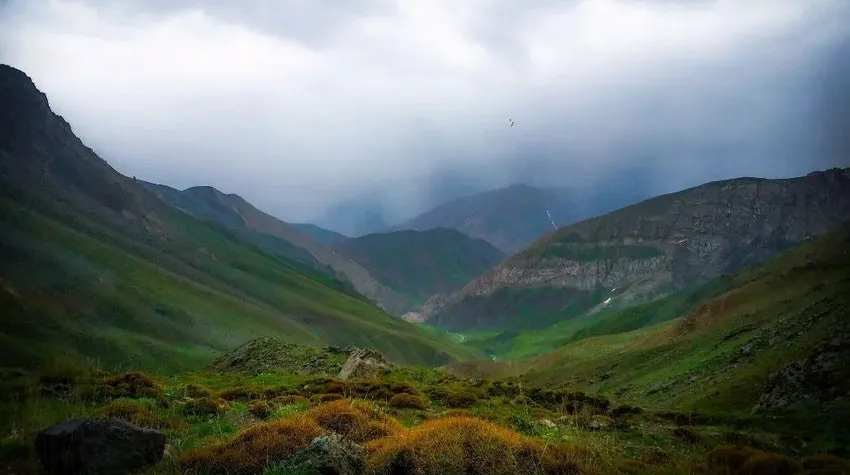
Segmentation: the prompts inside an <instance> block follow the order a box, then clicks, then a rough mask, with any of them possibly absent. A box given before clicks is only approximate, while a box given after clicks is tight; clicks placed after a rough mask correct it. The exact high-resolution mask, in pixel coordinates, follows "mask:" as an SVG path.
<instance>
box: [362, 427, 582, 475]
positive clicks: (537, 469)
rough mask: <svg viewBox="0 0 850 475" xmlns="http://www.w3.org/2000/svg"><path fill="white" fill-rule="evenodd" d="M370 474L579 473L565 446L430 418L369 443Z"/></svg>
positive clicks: (512, 433)
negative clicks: (418, 424)
mask: <svg viewBox="0 0 850 475" xmlns="http://www.w3.org/2000/svg"><path fill="white" fill-rule="evenodd" d="M366 450H367V466H368V469H369V472H370V473H373V474H387V473H392V474H398V475H405V474H417V475H432V474H433V475H437V474H444V473H463V474H466V475H479V474H480V475H484V474H487V475H508V474H511V475H512V474H518V473H522V474H529V475H532V474H558V475H567V474H581V473H583V472H582V470H581V469H580V468H579V466H578V464H577V463H576V459H577V454H574V453H572V452H571V448H569V447H567V446H547V445H546V444H545V442H543V441H541V440H536V439H530V438H527V437H525V436H522V435H520V434H518V433H516V432H514V431H512V430H510V429H508V428H505V427H502V426H499V425H496V424H493V423H490V422H487V421H484V420H481V419H476V418H470V417H454V418H439V419H432V420H430V421H427V422H425V423H423V424H422V425H420V426H418V427H415V428H413V429H410V430H407V431H400V432H397V433H396V434H394V435H393V436H390V437H384V438H381V439H377V440H374V441H372V442H369V443H368V444H367V445H366Z"/></svg>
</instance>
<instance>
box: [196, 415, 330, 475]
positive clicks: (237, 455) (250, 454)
mask: <svg viewBox="0 0 850 475" xmlns="http://www.w3.org/2000/svg"><path fill="white" fill-rule="evenodd" d="M323 433H324V430H323V429H322V428H321V427H319V425H318V424H316V421H314V420H313V419H310V418H296V419H284V420H278V421H274V422H268V423H263V424H258V425H255V426H253V427H250V428H248V429H246V430H245V431H243V432H240V433H239V435H237V436H236V438H234V439H233V440H232V441H230V442H226V443H224V444H220V445H214V446H210V447H203V448H199V449H195V450H192V451H189V452H188V453H187V454H185V455H184V456H183V457H181V460H180V464H181V465H182V466H183V467H184V468H186V469H189V470H193V471H195V472H197V473H202V474H210V475H219V474H221V475H253V474H258V473H262V472H263V470H264V469H265V468H266V467H268V466H269V465H272V464H274V463H276V462H283V461H284V460H286V459H287V458H288V457H290V456H291V455H292V454H294V453H295V452H297V451H299V450H301V449H303V448H305V447H307V445H309V444H310V442H311V441H312V440H313V439H315V438H316V437H318V436H320V435H322V434H323Z"/></svg>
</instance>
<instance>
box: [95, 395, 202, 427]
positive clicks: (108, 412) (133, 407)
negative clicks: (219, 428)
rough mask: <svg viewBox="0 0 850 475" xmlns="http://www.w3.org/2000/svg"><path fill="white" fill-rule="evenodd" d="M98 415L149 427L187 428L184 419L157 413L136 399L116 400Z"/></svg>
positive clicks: (98, 412)
mask: <svg viewBox="0 0 850 475" xmlns="http://www.w3.org/2000/svg"><path fill="white" fill-rule="evenodd" d="M96 415H98V416H101V417H104V418H107V419H121V420H123V421H127V422H129V423H131V424H135V425H137V426H139V427H146V428H149V429H186V428H187V427H188V425H187V424H186V421H184V420H182V419H169V418H165V417H162V416H159V415H157V414H156V413H155V412H154V411H153V409H151V408H150V407H149V406H147V405H146V404H144V403H142V402H140V401H136V400H132V399H131V400H126V399H125V400H116V401H112V402H111V403H109V404H108V405H107V406H105V407H102V408H100V409H99V410H98V411H97V412H96Z"/></svg>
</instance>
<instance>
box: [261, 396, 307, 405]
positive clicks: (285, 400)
mask: <svg viewBox="0 0 850 475" xmlns="http://www.w3.org/2000/svg"><path fill="white" fill-rule="evenodd" d="M302 402H307V398H306V397H304V396H301V395H298V394H289V395H286V396H278V397H276V398H274V399H272V400H271V401H269V403H270V404H271V405H273V406H286V405H289V404H299V403H302Z"/></svg>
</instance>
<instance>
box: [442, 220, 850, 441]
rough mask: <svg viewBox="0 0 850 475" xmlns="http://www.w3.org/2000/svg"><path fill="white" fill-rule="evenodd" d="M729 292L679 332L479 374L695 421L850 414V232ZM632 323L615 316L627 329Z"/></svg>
mask: <svg viewBox="0 0 850 475" xmlns="http://www.w3.org/2000/svg"><path fill="white" fill-rule="evenodd" d="M726 287H727V288H726V289H725V290H724V291H721V292H719V293H717V294H716V295H714V296H711V297H709V298H706V299H704V300H702V301H701V302H699V303H697V304H695V305H693V306H692V309H691V310H689V311H686V312H684V313H682V314H680V315H678V316H677V318H675V319H672V320H669V321H667V322H664V323H660V324H652V323H649V322H648V323H647V325H646V326H642V327H639V328H637V329H635V330H634V331H631V332H628V333H620V332H618V331H617V330H616V328H617V325H613V326H612V327H611V328H612V329H613V331H612V332H611V333H608V334H602V333H600V334H597V335H593V336H591V337H589V338H586V339H582V340H579V341H575V342H571V343H569V344H566V345H563V346H562V347H560V348H558V349H556V350H554V351H551V352H548V353H546V354H544V355H540V356H535V357H533V358H527V359H522V360H515V361H511V362H509V363H499V362H492V363H488V364H487V365H481V366H480V368H479V369H480V370H482V371H483V372H482V373H481V374H479V375H486V376H489V377H494V376H498V375H506V374H512V375H522V376H521V377H522V378H523V379H525V380H526V381H528V382H530V383H532V384H541V383H549V384H556V385H559V386H566V387H568V388H569V389H571V390H582V391H588V392H593V393H595V394H601V395H605V396H609V397H611V396H616V397H617V398H618V399H619V400H620V401H623V402H628V403H630V404H633V403H638V404H648V405H663V406H665V407H668V408H675V409H677V410H683V411H706V412H714V413H724V414H730V413H733V412H740V413H744V414H749V413H750V412H751V411H755V412H756V413H759V412H771V411H777V410H782V411H784V410H798V411H814V412H824V413H832V414H833V415H838V414H845V415H846V414H848V413H850V412H848V411H850V406H848V405H847V402H846V398H847V396H848V395H850V379H848V376H850V373H848V367H847V365H846V361H847V358H848V357H850V346H848V344H847V342H848V335H850V311H848V308H850V224H846V225H844V226H842V227H840V228H839V229H837V230H835V231H832V232H830V233H828V234H826V235H824V236H821V237H819V238H816V239H812V240H809V241H807V242H805V243H803V244H801V245H798V246H796V247H794V248H792V249H791V250H788V251H785V252H782V253H780V254H778V255H775V256H773V257H771V258H769V259H768V260H766V261H764V262H763V263H761V264H759V265H757V266H753V267H749V268H746V269H744V270H742V271H741V272H738V273H736V274H733V275H731V276H729V277H728V282H727V284H726ZM631 317H632V316H631V315H630V313H629V311H628V310H626V311H621V312H619V313H617V314H613V315H611V319H612V320H617V319H620V320H624V323H625V324H626V325H629V324H630V322H629V320H631ZM452 366H456V367H457V370H459V371H463V372H466V373H467V374H468V373H469V372H470V370H472V367H471V366H469V365H468V364H466V363H459V364H457V365H452ZM797 414H798V415H797V416H796V417H797V418H798V420H805V419H806V417H803V416H801V415H799V414H801V413H797ZM845 432H846V431H845Z"/></svg>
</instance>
